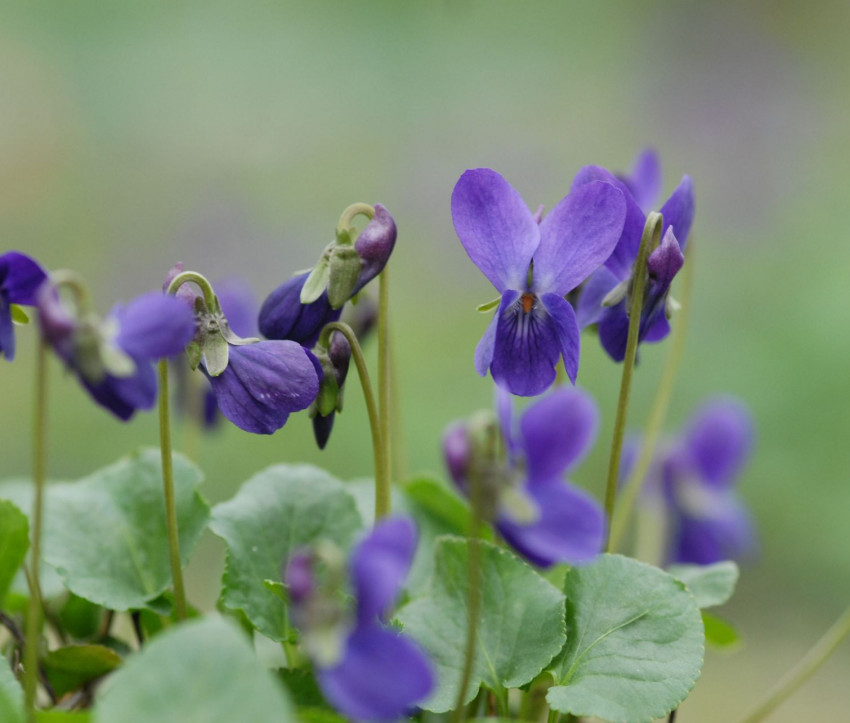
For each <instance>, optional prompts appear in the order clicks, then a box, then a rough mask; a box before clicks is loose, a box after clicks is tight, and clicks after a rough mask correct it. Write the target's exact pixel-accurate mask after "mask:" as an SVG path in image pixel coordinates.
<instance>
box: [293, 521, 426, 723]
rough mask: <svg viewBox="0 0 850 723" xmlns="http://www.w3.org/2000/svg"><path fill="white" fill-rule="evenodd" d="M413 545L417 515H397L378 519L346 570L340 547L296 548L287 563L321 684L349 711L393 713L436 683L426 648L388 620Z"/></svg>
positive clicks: (298, 619) (372, 715)
mask: <svg viewBox="0 0 850 723" xmlns="http://www.w3.org/2000/svg"><path fill="white" fill-rule="evenodd" d="M415 550H416V529H415V527H414V526H413V523H412V522H411V521H410V520H409V519H407V518H405V517H394V518H389V519H385V520H382V521H381V522H379V523H378V524H376V525H375V527H374V529H373V530H372V531H371V532H370V533H369V534H368V535H367V536H366V537H365V538H364V539H363V540H361V541H360V542H359V543H358V544H357V545H356V547H355V548H354V550H353V551H352V553H351V557H350V558H349V560H348V567H347V573H348V574H347V575H346V574H345V571H344V570H343V562H342V559H341V558H342V554H341V552H340V551H339V550H338V549H337V548H330V549H329V548H328V547H319V548H318V549H315V550H309V551H305V550H302V551H298V552H296V553H295V554H293V556H292V557H291V558H290V559H289V561H288V563H287V564H286V567H285V571H284V575H283V577H284V582H285V584H286V586H287V589H288V594H289V601H290V605H291V612H292V619H293V622H294V623H295V625H296V627H297V628H298V629H299V631H300V633H301V641H302V643H303V645H304V647H305V649H306V650H307V652H308V654H309V655H310V657H311V659H312V660H313V663H314V665H315V668H316V671H317V680H318V683H319V686H320V687H321V689H322V692H323V693H324V695H325V697H326V698H327V699H328V701H329V702H330V703H331V704H332V705H333V706H334V707H335V708H336V709H337V710H338V711H340V712H341V713H342V714H343V715H345V716H346V717H348V718H351V719H354V720H363V721H391V720H395V719H397V718H399V717H400V716H402V715H403V714H404V713H405V712H406V711H408V710H409V709H410V708H412V707H413V706H414V705H415V704H416V703H418V702H419V701H421V700H423V699H424V698H425V697H426V696H427V695H428V694H429V693H430V692H431V690H432V689H433V687H434V672H433V669H432V666H431V663H430V661H429V660H428V658H427V657H426V656H425V654H424V653H423V652H422V651H421V650H420V649H419V647H418V646H417V645H416V644H415V643H414V642H412V641H411V640H410V639H409V638H407V637H405V636H404V635H403V634H401V633H399V632H397V631H395V630H393V629H391V628H389V627H388V626H387V625H386V622H387V619H388V617H389V615H390V613H391V612H392V609H393V606H394V604H395V601H396V598H397V597H398V595H399V593H400V592H401V587H402V584H403V583H404V579H405V577H407V573H408V571H409V569H410V565H411V562H412V560H413V554H414V552H415ZM321 563H324V565H322V564H321ZM322 572H324V573H325V574H324V579H322V576H321V573H322ZM346 577H347V578H348V580H347V582H348V583H349V587H350V591H351V592H352V593H353V595H354V598H355V602H356V609H355V611H353V613H352V611H351V610H350V607H349V606H347V605H345V602H344V600H343V597H344V592H345V588H346V579H345V578H346ZM322 583H324V584H322Z"/></svg>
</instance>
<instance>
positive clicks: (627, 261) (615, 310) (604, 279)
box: [572, 155, 694, 361]
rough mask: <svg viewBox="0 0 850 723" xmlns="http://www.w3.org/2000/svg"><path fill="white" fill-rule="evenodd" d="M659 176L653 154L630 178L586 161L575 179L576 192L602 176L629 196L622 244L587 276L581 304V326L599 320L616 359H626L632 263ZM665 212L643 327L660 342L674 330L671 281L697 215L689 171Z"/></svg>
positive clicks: (642, 334)
mask: <svg viewBox="0 0 850 723" xmlns="http://www.w3.org/2000/svg"><path fill="white" fill-rule="evenodd" d="M658 175H659V171H658V164H657V159H655V158H654V156H653V155H650V156H647V157H646V158H645V159H644V160H643V161H642V162H639V163H638V164H637V166H636V172H635V173H634V175H633V176H630V177H626V178H625V179H620V178H617V177H616V176H615V175H614V174H612V173H611V172H610V171H607V170H606V169H604V168H601V167H599V166H585V167H584V168H582V169H581V170H580V171H579V172H578V174H577V175H576V177H575V179H574V180H573V186H572V187H573V190H574V191H575V190H577V189H579V188H582V187H584V186H585V185H587V184H592V183H598V182H600V181H603V182H606V183H610V184H612V185H614V186H616V187H617V188H619V189H620V190H621V191H622V192H623V195H624V198H625V201H626V217H625V223H624V225H623V230H622V235H621V236H620V239H619V241H618V242H617V246H616V248H615V249H614V251H613V253H612V254H611V256H610V257H609V258H608V259H607V261H605V264H604V265H603V266H602V267H601V268H599V269H597V270H596V271H595V272H594V273H593V274H592V275H591V276H590V278H589V279H588V280H587V283H586V284H585V285H584V287H583V289H582V291H581V295H580V296H579V300H578V305H577V307H576V316H577V318H578V323H579V326H581V327H582V328H584V327H586V326H589V325H591V324H598V330H599V340H600V342H601V343H602V346H603V348H604V349H605V351H606V352H607V353H608V355H609V356H610V357H611V358H612V359H614V361H623V359H624V358H625V355H626V339H627V337H628V330H629V311H628V310H629V304H630V301H631V298H630V297H631V288H632V283H633V279H632V275H633V271H634V269H633V266H634V263H635V261H636V259H637V255H638V249H639V248H640V242H641V236H642V234H643V229H644V226H645V224H646V214H645V212H644V210H643V207H644V206H643V205H644V204H646V203H648V202H649V201H650V200H651V199H653V198H654V196H655V195H656V190H655V189H657V186H658ZM633 194H636V195H633ZM660 213H661V214H662V216H663V219H664V221H663V227H662V238H661V243H660V244H659V246H658V248H656V249H654V250H653V251H652V252H651V253H650V255H649V258H648V260H647V285H646V287H645V292H644V303H643V309H642V312H641V319H640V326H639V331H638V340H639V341H646V342H657V341H661V340H662V339H663V338H664V337H666V336H667V335H668V334H669V333H670V324H669V322H668V316H669V313H670V311H671V308H670V304H671V302H670V300H669V291H670V284H671V283H672V282H673V278H674V277H675V276H676V274H677V273H678V271H679V269H681V267H682V265H683V263H684V255H683V254H682V251H683V250H684V248H685V244H686V243H687V240H688V234H689V233H690V230H691V224H692V223H693V217H694V191H693V183H692V181H691V179H690V177H689V176H684V177H683V178H682V181H681V183H680V184H679V185H678V187H677V188H676V190H675V191H673V194H672V195H671V196H670V198H668V199H667V201H666V202H665V203H664V205H663V206H662V207H661V211H660Z"/></svg>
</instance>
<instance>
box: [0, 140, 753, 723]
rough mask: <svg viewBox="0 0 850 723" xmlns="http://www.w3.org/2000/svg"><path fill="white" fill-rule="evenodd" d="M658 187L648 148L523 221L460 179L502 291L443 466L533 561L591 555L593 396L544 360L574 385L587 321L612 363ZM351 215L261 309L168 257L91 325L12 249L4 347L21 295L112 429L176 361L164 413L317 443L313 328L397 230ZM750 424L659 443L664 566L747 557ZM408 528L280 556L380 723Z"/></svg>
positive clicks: (711, 421) (461, 204)
mask: <svg viewBox="0 0 850 723" xmlns="http://www.w3.org/2000/svg"><path fill="white" fill-rule="evenodd" d="M660 187H661V181H660V169H659V164H658V160H657V157H656V156H655V154H654V153H653V152H651V151H648V152H645V153H643V154H642V155H641V156H640V157H639V158H638V161H637V163H636V165H635V167H634V169H633V171H632V172H631V173H630V174H626V175H621V176H618V175H615V174H612V173H611V172H609V171H607V170H605V169H604V168H600V167H598V166H587V167H585V168H583V169H581V170H580V171H579V173H578V174H577V175H576V177H575V179H574V181H573V183H572V186H571V190H570V193H569V194H568V195H567V196H565V197H564V198H563V199H562V200H561V201H560V202H559V203H558V204H556V205H555V207H554V208H553V209H552V210H551V211H550V212H549V213H548V214H546V215H545V216H544V214H543V209H542V207H541V208H540V209H538V210H537V211H536V213H532V212H531V211H530V210H529V208H528V206H527V205H526V204H525V202H524V201H523V200H522V198H521V196H520V195H519V193H518V192H517V191H516V190H515V189H514V188H513V187H512V186H511V185H510V184H509V183H508V182H507V181H506V180H505V179H504V178H503V177H502V176H501V175H499V174H498V173H496V172H495V171H493V170H491V169H487V168H479V169H475V170H469V171H467V172H465V173H464V174H463V175H462V176H461V178H460V179H459V181H458V182H457V184H456V186H455V188H454V192H453V194H452V198H451V214H452V219H453V222H454V227H455V229H456V232H457V235H458V237H459V239H460V241H461V243H462V245H463V247H464V249H465V250H466V252H467V253H468V255H469V257H470V258H471V259H472V261H473V262H474V263H475V265H476V266H478V268H479V269H480V270H481V272H482V273H483V274H484V275H485V276H486V277H487V279H488V280H489V281H490V282H491V283H492V284H493V286H494V287H495V288H496V291H497V292H498V293H499V298H498V299H497V300H496V301H495V302H492V303H491V304H490V305H488V307H489V308H496V311H495V314H494V315H493V318H492V321H491V322H490V323H489V325H488V327H487V329H486V331H485V333H484V336H483V338H482V339H481V341H480V342H479V344H478V346H477V349H476V351H475V368H476V370H477V371H478V373H479V374H481V375H482V376H484V375H486V374H487V373H488V372H489V373H490V374H491V375H492V378H493V380H494V382H495V385H496V386H495V400H496V401H495V410H494V411H493V412H487V413H480V414H477V415H475V416H473V417H471V418H469V419H468V420H464V421H460V422H455V423H453V424H452V425H451V426H450V427H449V428H448V429H447V431H446V433H445V435H444V440H443V447H444V455H445V460H446V465H447V468H448V471H449V475H450V477H451V479H452V480H453V482H454V483H455V485H456V486H457V488H458V489H459V490H460V491H461V492H462V493H463V494H465V495H467V496H469V497H471V498H473V499H478V500H479V502H480V513H481V514H482V515H483V517H484V518H485V519H486V520H487V521H488V522H490V523H491V524H492V525H493V526H494V527H495V529H496V530H497V531H498V533H499V535H500V537H501V539H503V540H504V541H505V542H506V543H507V544H509V545H510V546H511V547H513V548H514V549H515V550H516V551H517V552H518V553H519V554H520V555H522V556H523V557H524V558H525V559H526V560H528V561H529V562H531V563H532V564H534V565H536V566H539V567H542V568H545V567H549V566H551V565H554V564H557V563H567V564H570V565H578V564H583V563H587V562H590V561H592V560H593V559H594V557H595V556H596V555H597V554H599V553H600V552H601V551H602V549H603V546H604V541H605V537H606V518H605V514H604V513H603V510H602V508H601V505H600V504H599V503H598V502H597V501H596V500H595V499H594V498H593V497H592V496H591V495H589V494H588V493H586V492H585V491H583V490H581V489H579V488H578V487H576V486H574V485H572V484H570V483H567V482H566V481H565V479H564V476H565V473H566V472H568V471H570V470H571V469H573V468H574V467H575V466H576V465H577V464H578V463H579V462H580V460H581V459H582V458H583V457H584V455H585V454H586V453H587V451H588V450H589V448H590V447H591V445H592V443H593V441H594V439H595V437H596V434H597V431H598V427H599V413H598V410H597V408H596V405H595V403H594V401H593V399H592V398H591V396H590V395H589V394H588V393H587V392H585V391H582V390H581V389H579V388H574V387H571V386H561V385H556V384H555V383H556V377H557V371H556V369H557V366H558V364H559V363H561V362H563V367H564V371H565V372H566V376H567V377H568V378H569V380H570V381H571V382H572V383H573V384H575V382H576V378H577V374H578V368H579V357H580V331H581V329H583V328H586V327H592V328H594V329H596V331H597V332H598V338H599V340H600V342H601V344H602V347H603V348H604V350H605V351H606V352H607V353H608V355H609V356H610V357H611V358H612V359H613V360H614V361H615V362H620V361H623V359H624V357H625V351H626V340H627V335H628V328H629V322H630V318H629V309H630V304H631V298H632V289H633V284H634V278H633V277H634V274H635V262H636V259H637V256H638V249H639V247H640V244H641V239H642V236H643V234H644V227H645V225H646V221H647V213H648V212H649V211H650V210H651V209H652V208H653V206H654V204H655V202H656V199H657V196H658V192H659V190H660ZM352 208H354V207H352ZM365 208H368V209H369V212H368V213H364V215H367V216H368V217H369V218H370V220H369V222H368V224H367V225H366V226H365V228H364V230H363V231H362V232H360V233H359V234H357V235H356V237H355V236H354V231H353V229H351V228H350V227H346V226H344V225H343V227H342V229H341V230H340V229H338V230H337V237H336V239H335V240H334V242H332V243H331V244H330V245H329V246H328V247H327V248H326V249H325V250H324V252H323V253H322V256H321V258H320V260H319V263H318V264H317V265H316V267H315V268H314V269H313V270H312V271H310V272H307V273H302V274H299V275H296V276H294V277H292V278H290V279H289V280H288V281H286V282H285V283H283V284H282V285H281V286H279V287H278V288H277V289H275V290H274V291H273V292H272V293H271V294H270V295H269V296H268V297H267V298H266V299H265V301H264V302H263V303H262V304H261V305H260V304H257V302H256V300H255V298H254V296H253V294H252V293H251V290H250V289H249V288H247V287H246V285H245V284H243V283H241V282H239V281H234V280H223V281H222V282H220V283H218V284H216V286H215V290H213V287H212V286H210V285H209V283H208V282H207V281H206V279H204V277H202V276H200V275H199V274H196V273H194V272H186V271H184V270H183V268H182V266H181V265H179V264H178V265H177V266H175V267H174V268H173V269H172V270H171V272H169V274H168V276H167V278H166V281H165V285H164V287H163V288H164V290H165V292H166V293H162V292H151V293H147V294H144V295H142V296H139V297H138V298H136V299H134V300H132V301H131V302H130V303H128V304H126V305H117V306H115V307H114V308H113V309H112V310H111V311H110V313H109V314H108V315H107V316H106V317H105V318H101V317H99V316H97V315H96V314H95V313H94V312H93V311H92V309H91V308H90V302H89V299H88V295H87V293H86V292H85V290H84V288H83V287H82V285H81V284H80V283H79V280H78V279H76V277H74V276H73V275H69V274H67V273H65V272H57V273H55V274H48V273H47V272H46V271H45V270H44V269H43V268H42V267H41V266H40V265H39V264H38V263H37V262H36V261H35V260H33V259H31V258H30V257H28V256H26V255H24V254H21V253H18V252H9V253H6V254H3V255H2V256H0V353H2V354H3V355H5V356H6V358H7V359H8V360H11V359H13V357H14V353H15V337H14V332H13V323H14V322H25V321H26V315H25V314H24V312H23V311H22V310H21V309H20V307H21V306H31V307H36V309H37V312H38V319H39V323H40V328H41V334H42V338H43V340H44V341H45V342H46V343H47V344H48V345H49V346H50V348H52V350H53V351H54V352H55V354H56V355H57V356H58V357H59V358H60V359H61V360H62V362H63V363H64V365H65V366H66V367H67V368H68V369H69V370H70V371H71V372H72V373H73V374H74V375H75V376H76V377H77V378H78V380H79V381H80V383H81V384H82V386H83V387H84V388H85V389H86V390H87V391H88V393H89V394H90V395H91V396H92V398H93V399H94V400H95V401H96V402H97V403H98V404H100V405H102V406H103V407H105V408H106V409H108V410H109V411H110V412H112V413H113V414H115V415H116V416H117V417H119V418H120V419H122V420H127V419H129V418H130V417H132V415H133V414H134V413H135V411H136V410H139V409H142V410H145V409H150V408H151V407H153V406H154V404H155V403H156V399H157V376H156V371H155V369H154V365H153V362H154V361H156V360H160V359H164V358H170V359H172V360H173V363H172V368H173V370H174V372H173V373H174V374H175V375H176V377H177V381H178V385H177V387H178V390H177V395H178V402H179V404H178V406H182V407H183V408H184V409H185V410H188V411H189V412H194V413H196V416H198V417H199V418H202V419H203V420H204V424H205V425H207V426H213V425H214V424H215V423H216V420H217V419H218V417H219V413H220V414H221V415H223V416H224V417H225V418H227V419H228V420H230V421H231V422H232V423H233V424H235V425H236V426H237V427H239V428H241V429H243V430H245V431H248V432H251V433H255V434H271V433H273V432H275V431H276V430H278V429H280V428H281V427H282V426H283V425H284V424H285V423H286V421H287V418H288V417H289V415H290V414H291V413H293V412H297V411H300V410H304V409H307V408H310V415H311V417H312V418H313V425H314V431H315V436H316V439H317V442H318V444H319V446H320V447H324V446H325V444H326V443H327V441H328V438H329V436H330V433H331V428H332V426H333V423H334V418H335V415H336V413H337V412H338V411H340V410H341V408H342V389H343V385H344V383H345V379H346V374H347V371H348V366H349V360H350V357H351V353H352V350H351V347H350V345H349V342H348V341H347V340H346V339H345V337H344V336H343V335H342V334H340V333H339V332H334V333H332V334H330V335H327V334H322V332H323V330H324V329H325V327H326V325H327V324H329V323H331V322H335V321H337V320H339V319H340V317H341V315H342V313H343V307H345V305H346V304H347V303H348V302H349V301H350V300H352V299H355V298H356V297H359V296H361V295H360V292H361V291H362V290H363V288H364V287H365V286H366V284H368V283H369V282H370V281H371V280H372V279H374V278H375V277H376V276H377V275H378V274H380V272H381V271H382V270H383V268H384V266H385V265H386V263H387V261H388V259H389V257H390V254H391V253H392V250H393V247H394V244H395V241H396V225H395V221H394V220H393V217H392V216H391V215H390V213H389V212H388V211H387V210H386V209H385V208H384V207H383V206H381V205H380V204H376V205H375V206H374V207H365ZM356 211H358V212H362V208H359V207H358V209H356ZM660 213H661V215H662V217H663V227H662V235H661V241H660V243H659V244H658V245H657V248H654V249H651V252H650V253H649V256H648V261H647V263H646V279H645V295H644V302H643V307H642V309H641V316H640V324H639V331H638V339H639V341H640V342H658V341H660V340H662V339H663V338H665V337H666V336H667V335H668V334H669V332H670V323H669V319H670V316H671V314H672V312H673V311H674V310H675V307H676V304H675V302H674V300H673V299H672V297H671V296H670V286H671V283H672V281H673V279H674V277H675V276H676V274H677V273H678V271H679V270H680V269H681V268H682V265H683V263H684V254H683V250H684V248H685V245H686V243H687V240H688V235H689V233H690V229H691V224H692V221H693V214H694V196H693V186H692V183H691V180H690V178H689V177H688V176H685V177H684V178H683V179H682V181H681V182H680V183H679V185H678V186H677V187H676V189H675V190H674V191H673V193H672V194H671V196H670V197H669V198H668V199H667V200H666V201H665V202H664V203H663V204H662V205H661V208H660ZM353 311H354V316H353V317H352V321H351V325H352V326H353V327H354V328H355V330H356V332H357V335H358V336H360V337H362V336H363V335H364V334H365V333H367V331H368V329H369V328H370V327H371V325H372V323H373V322H374V318H375V311H374V307H372V306H370V305H369V304H368V302H367V301H364V300H362V299H361V303H359V304H358V305H357V306H355V307H353ZM187 359H188V364H187ZM190 369H197V370H200V372H202V374H203V375H204V377H206V379H207V380H208V382H209V384H208V386H206V387H205V388H200V387H198V386H193V385H192V384H190V383H189V382H188V380H189V379H190V378H194V377H197V375H191V372H190ZM553 385H555V387H554V389H552V390H551V391H550V388H552V387H553ZM547 392H548V393H547ZM544 393H545V396H542V397H540V398H539V399H537V400H535V401H533V402H531V403H530V404H529V405H528V406H527V407H526V408H525V410H524V411H523V412H522V413H521V414H517V413H516V411H515V410H514V400H513V397H512V395H516V396H521V397H537V396H539V395H543V394H544ZM752 437H753V432H752V423H751V421H750V418H749V415H748V413H747V411H746V409H745V408H743V406H742V405H741V404H740V403H738V402H736V401H734V400H729V399H722V400H718V401H715V402H712V403H710V404H708V405H707V406H705V407H704V408H703V409H702V410H700V411H699V412H698V413H697V414H696V416H695V417H694V419H693V420H692V421H691V423H690V424H689V425H688V426H687V428H686V430H685V431H684V432H683V433H682V435H681V436H679V437H677V438H675V439H672V440H670V441H668V443H666V444H665V445H664V446H663V447H662V448H661V451H660V452H659V453H658V454H657V455H656V459H655V460H654V462H653V464H652V465H651V467H650V473H649V475H648V481H647V485H646V487H647V490H648V491H647V492H646V494H645V495H644V501H651V502H652V503H654V504H661V505H663V506H664V508H665V509H666V510H667V511H668V516H667V518H668V520H669V528H670V529H669V545H668V550H667V558H668V559H667V561H668V562H693V563H698V564H708V563H712V562H715V561H718V560H721V559H729V558H735V557H741V556H742V555H744V554H745V553H746V552H748V551H749V550H751V549H752V546H753V544H752V543H753V533H752V529H751V525H750V522H749V518H748V516H747V514H746V511H745V510H744V508H743V506H742V505H741V503H740V502H739V501H738V500H737V498H736V497H735V493H734V482H735V480H736V478H737V476H738V474H739V473H740V471H741V468H742V466H743V465H744V463H745V461H746V458H747V456H748V454H749V452H750V450H751V443H752ZM629 457H630V455H628V454H626V455H625V464H624V465H623V469H622V473H623V475H625V474H627V473H628V468H629V464H630V463H629V461H628V460H629ZM416 537H417V534H416V530H415V528H414V526H413V523H412V522H411V521H410V520H408V519H406V518H400V517H390V518H387V519H384V520H383V521H380V522H379V523H378V524H377V525H376V526H375V528H374V529H373V530H372V531H371V533H370V534H369V535H367V536H366V537H365V538H364V539H363V540H361V541H360V542H359V544H358V545H357V546H356V547H355V548H354V550H353V551H352V552H351V555H350V557H349V560H348V563H347V565H346V564H345V562H344V556H343V555H342V553H341V552H340V551H338V550H336V551H332V550H329V549H327V548H322V547H321V546H320V547H317V548H315V549H309V550H299V551H298V552H296V553H295V554H294V555H293V556H292V557H291V558H290V559H289V560H285V561H283V566H282V575H283V579H284V582H285V584H286V586H287V590H288V598H289V602H290V605H291V610H292V619H293V622H294V623H295V624H296V626H297V627H298V628H299V629H300V631H301V640H302V643H303V646H304V648H305V650H306V652H307V653H308V654H309V655H310V657H311V659H312V660H313V663H314V667H315V670H316V671H317V679H318V682H319V684H320V686H321V688H322V691H323V692H324V694H325V696H326V697H327V699H328V700H329V701H330V702H331V703H332V704H333V705H334V706H335V707H336V708H337V709H338V710H340V711H341V712H342V713H344V714H345V715H347V716H349V717H351V718H353V719H357V720H392V719H395V718H397V717H398V716H399V715H401V714H403V713H404V712H405V711H407V710H409V709H411V708H412V707H413V706H415V704H416V703H417V702H421V701H422V700H423V699H424V698H425V697H427V695H428V694H429V692H430V691H431V689H432V688H433V685H434V672H433V669H432V666H431V664H430V662H429V661H428V660H427V658H426V656H425V655H424V654H423V653H422V651H421V650H420V649H419V648H418V647H417V646H416V644H414V643H413V642H412V641H410V640H409V639H407V638H406V637H405V636H404V635H403V633H400V632H398V631H397V630H395V629H393V628H391V627H389V626H388V625H387V621H388V620H389V619H390V617H391V614H392V610H393V606H394V603H395V601H396V598H397V597H398V594H399V592H400V590H401V587H402V585H403V582H404V579H405V577H406V574H407V572H408V569H409V567H410V564H411V561H412V558H413V554H414V552H415V547H416ZM352 598H353V603H352V602H351V599H352Z"/></svg>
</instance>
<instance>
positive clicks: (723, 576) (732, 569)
mask: <svg viewBox="0 0 850 723" xmlns="http://www.w3.org/2000/svg"><path fill="white" fill-rule="evenodd" d="M667 572H668V573H670V574H671V575H672V576H673V577H675V578H676V579H677V580H680V581H681V582H683V583H685V586H686V587H687V588H688V590H690V591H691V594H692V595H693V596H694V599H695V600H696V601H697V605H699V606H700V607H701V608H710V607H714V606H715V605H722V604H723V603H725V602H726V601H727V600H728V599H729V598H730V597H732V593H733V592H735V585H736V584H737V582H738V566H737V565H736V564H735V563H734V562H732V561H731V560H726V561H724V562H716V563H714V564H713V565H671V566H670V567H668V568H667Z"/></svg>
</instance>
